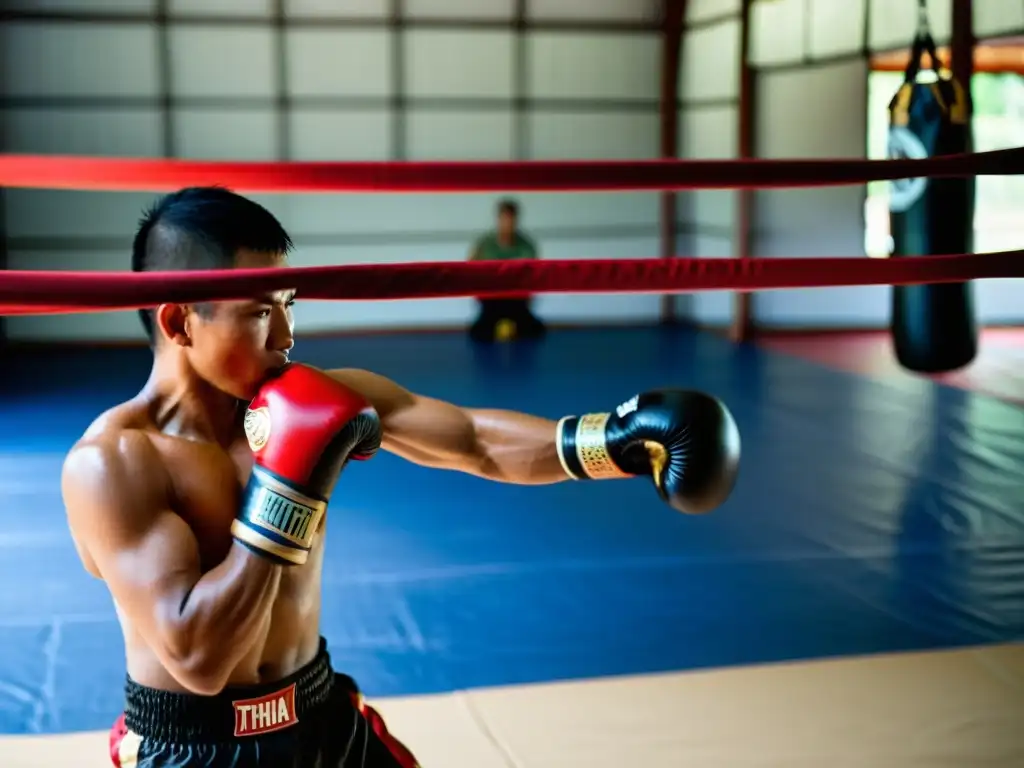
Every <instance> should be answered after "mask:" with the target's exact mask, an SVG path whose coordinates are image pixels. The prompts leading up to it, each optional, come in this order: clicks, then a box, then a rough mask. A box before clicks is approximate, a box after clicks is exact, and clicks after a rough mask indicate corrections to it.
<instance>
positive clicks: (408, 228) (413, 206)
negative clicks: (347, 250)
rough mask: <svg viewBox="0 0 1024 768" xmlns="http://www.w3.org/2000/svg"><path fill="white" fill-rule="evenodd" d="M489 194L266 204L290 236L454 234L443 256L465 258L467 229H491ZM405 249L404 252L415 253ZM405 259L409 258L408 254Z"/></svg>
mask: <svg viewBox="0 0 1024 768" xmlns="http://www.w3.org/2000/svg"><path fill="white" fill-rule="evenodd" d="M496 201H497V196H494V195H457V194H452V195H410V194H381V195H332V194H323V195H306V194H297V195H281V196H279V197H278V198H277V199H275V200H274V201H273V202H272V203H268V207H269V208H270V209H271V210H272V211H273V212H274V213H275V214H276V215H277V216H278V217H279V218H280V219H281V221H282V222H283V223H284V225H285V226H286V227H287V228H288V229H289V230H291V231H292V232H293V233H294V234H295V235H296V236H299V237H301V236H302V235H315V236H322V235H339V234H340V235H346V236H350V237H351V236H358V235H363V234H366V233H370V234H373V235H375V236H378V237H380V236H383V237H387V236H388V235H391V234H397V235H403V234H408V233H431V232H434V233H438V232H440V233H445V232H448V233H451V232H455V233H459V234H458V236H457V238H456V240H457V241H458V242H457V244H456V245H455V246H450V247H449V250H448V254H449V255H448V258H453V259H462V258H465V256H466V253H468V251H469V245H470V242H471V240H472V237H473V235H472V233H474V232H477V230H479V231H480V232H482V231H484V230H485V229H487V228H489V227H492V226H493V222H494V205H495V203H496ZM418 248H419V246H416V247H415V248H409V247H406V250H407V251H416V250H418ZM408 255H409V258H410V259H412V258H415V254H414V253H409V254H408Z"/></svg>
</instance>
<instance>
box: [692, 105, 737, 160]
mask: <svg viewBox="0 0 1024 768" xmlns="http://www.w3.org/2000/svg"><path fill="white" fill-rule="evenodd" d="M739 119H740V118H739V107H737V106H734V105H726V106H715V107H704V106H693V107H683V108H682V109H680V110H679V142H678V144H679V146H678V149H679V156H680V157H691V158H695V159H696V158H704V159H711V158H718V159H726V160H728V159H730V158H734V157H736V153H737V150H738V146H739V145H738V139H737V136H738V132H739Z"/></svg>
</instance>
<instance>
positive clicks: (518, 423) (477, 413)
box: [467, 410, 570, 485]
mask: <svg viewBox="0 0 1024 768" xmlns="http://www.w3.org/2000/svg"><path fill="white" fill-rule="evenodd" d="M467 412H468V414H469V416H470V418H471V419H472V422H473V427H474V431H475V434H476V445H477V451H478V455H479V456H481V457H483V460H482V461H481V463H480V465H479V466H480V471H479V474H481V475H482V476H484V477H487V478H489V479H491V480H497V481H500V482H506V483H514V484H516V485H548V484H551V483H560V482H562V481H564V480H568V479H570V478H569V476H568V475H567V474H566V473H565V469H564V468H563V467H562V463H561V461H560V460H559V458H558V450H557V447H556V446H555V433H556V429H557V422H554V421H551V420H550V419H543V418H540V417H538V416H531V415H529V414H525V413H517V412H515V411H501V410H468V411H467Z"/></svg>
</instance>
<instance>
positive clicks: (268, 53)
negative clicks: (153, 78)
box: [170, 25, 276, 98]
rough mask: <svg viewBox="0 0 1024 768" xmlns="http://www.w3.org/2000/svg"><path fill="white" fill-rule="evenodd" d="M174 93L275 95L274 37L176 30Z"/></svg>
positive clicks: (192, 28) (233, 31) (181, 27)
mask: <svg viewBox="0 0 1024 768" xmlns="http://www.w3.org/2000/svg"><path fill="white" fill-rule="evenodd" d="M170 42H171V89H172V91H173V93H174V94H175V95H176V96H225V97H234V96H262V97H267V98H269V97H271V96H273V95H274V93H275V91H276V86H275V82H274V80H275V66H274V38H273V32H272V31H271V30H270V28H269V27H267V28H266V29H259V28H256V29H250V28H245V29H225V28H224V27H221V26H211V27H200V26H193V25H174V26H172V27H171V29H170Z"/></svg>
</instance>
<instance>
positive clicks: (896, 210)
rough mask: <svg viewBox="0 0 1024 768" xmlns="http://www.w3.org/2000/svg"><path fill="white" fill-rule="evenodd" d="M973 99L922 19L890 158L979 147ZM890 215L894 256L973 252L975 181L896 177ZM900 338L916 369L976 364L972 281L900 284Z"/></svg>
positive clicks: (893, 108)
mask: <svg viewBox="0 0 1024 768" xmlns="http://www.w3.org/2000/svg"><path fill="white" fill-rule="evenodd" d="M922 6H923V3H922ZM922 13H923V7H922ZM925 53H927V54H928V56H929V58H930V59H931V65H932V75H933V76H934V79H932V78H929V79H928V82H923V81H920V80H921V78H919V74H920V62H921V57H922V55H923V54H925ZM968 98H969V97H968V94H967V93H966V92H965V90H964V88H963V87H962V86H961V84H960V83H958V82H957V81H956V80H955V79H953V77H952V75H951V74H950V73H949V72H947V71H946V70H944V69H942V67H941V66H940V62H939V59H938V56H937V55H936V51H935V42H934V41H933V40H932V37H931V34H930V33H928V31H927V26H926V22H924V20H922V28H921V29H920V30H919V31H918V35H917V39H916V40H915V41H914V45H913V48H912V50H911V55H910V64H909V65H908V66H907V71H906V73H905V78H904V82H903V85H902V86H900V89H899V91H897V93H896V95H895V97H894V98H893V100H892V102H891V103H890V104H889V118H890V120H889V126H890V127H889V157H891V158H910V159H920V158H926V157H934V156H937V155H951V154H959V153H962V152H969V151H971V146H972V141H971V127H970V109H969V106H970V105H969V103H968ZM889 217H890V218H889V220H890V228H891V232H892V239H893V254H892V255H893V257H894V258H905V257H913V256H929V255H941V254H958V253H973V251H974V247H973V246H974V178H973V177H969V178H963V179H958V178H954V179H902V180H900V181H897V182H893V184H892V185H891V187H890V198H889ZM892 336H893V346H894V347H895V350H896V357H897V359H898V360H899V362H900V364H901V365H902V366H903V367H905V368H907V369H909V370H912V371H919V372H922V373H938V372H942V371H951V370H955V369H957V368H962V367H963V366H965V365H967V364H968V363H970V362H971V360H973V359H974V356H975V355H976V354H977V349H978V331H977V325H976V322H975V317H974V302H973V297H972V289H971V285H970V283H947V284H941V285H898V286H894V287H893V292H892Z"/></svg>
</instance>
